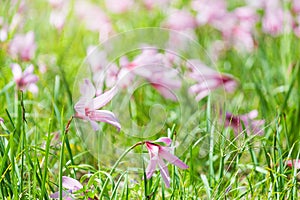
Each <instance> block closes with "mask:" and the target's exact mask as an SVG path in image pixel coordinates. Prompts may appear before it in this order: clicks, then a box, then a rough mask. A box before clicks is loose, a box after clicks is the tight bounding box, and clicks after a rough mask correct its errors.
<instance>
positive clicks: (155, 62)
mask: <svg viewBox="0 0 300 200" xmlns="http://www.w3.org/2000/svg"><path fill="white" fill-rule="evenodd" d="M123 63H126V62H124V61H123ZM125 68H127V69H128V70H129V72H130V73H133V74H135V75H137V76H140V77H143V78H145V79H146V80H147V81H148V82H149V83H150V84H151V85H152V86H153V87H154V88H155V89H156V90H157V91H158V92H159V93H160V94H161V95H162V96H163V97H165V98H167V99H170V100H173V101H177V98H176V96H175V95H174V94H173V93H172V91H173V90H177V89H179V88H180V87H181V80H180V79H179V77H178V72H177V71H176V70H175V69H173V68H172V67H170V63H169V61H168V58H167V57H166V56H165V55H163V54H161V53H159V52H158V51H157V50H156V49H154V48H144V49H143V51H142V53H141V54H140V55H138V56H136V57H135V58H134V59H133V61H131V62H127V64H126V65H125Z"/></svg>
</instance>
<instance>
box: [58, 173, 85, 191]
mask: <svg viewBox="0 0 300 200" xmlns="http://www.w3.org/2000/svg"><path fill="white" fill-rule="evenodd" d="M62 185H63V187H64V188H67V189H69V190H72V191H77V190H80V189H82V188H83V186H82V184H81V183H80V182H79V181H77V180H75V179H73V178H70V177H67V176H63V177H62Z"/></svg>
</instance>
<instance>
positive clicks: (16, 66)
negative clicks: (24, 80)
mask: <svg viewBox="0 0 300 200" xmlns="http://www.w3.org/2000/svg"><path fill="white" fill-rule="evenodd" d="M11 70H12V73H13V75H14V79H15V80H17V79H20V78H21V77H22V69H21V67H20V65H19V64H17V63H13V64H11Z"/></svg>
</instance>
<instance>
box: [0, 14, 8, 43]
mask: <svg viewBox="0 0 300 200" xmlns="http://www.w3.org/2000/svg"><path fill="white" fill-rule="evenodd" d="M7 37H8V25H7V23H6V22H5V20H4V18H3V17H1V16H0V42H4V41H6V40H7Z"/></svg>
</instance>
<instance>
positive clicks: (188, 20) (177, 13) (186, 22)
mask: <svg viewBox="0 0 300 200" xmlns="http://www.w3.org/2000/svg"><path fill="white" fill-rule="evenodd" d="M196 26H197V22H196V19H195V18H194V16H193V15H192V14H191V13H190V12H188V11H186V10H174V11H173V12H172V13H171V14H170V15H169V17H168V18H167V20H166V21H165V22H164V27H166V28H169V29H173V30H177V31H181V30H186V29H194V28H195V27H196Z"/></svg>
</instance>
